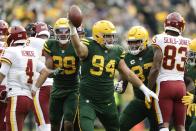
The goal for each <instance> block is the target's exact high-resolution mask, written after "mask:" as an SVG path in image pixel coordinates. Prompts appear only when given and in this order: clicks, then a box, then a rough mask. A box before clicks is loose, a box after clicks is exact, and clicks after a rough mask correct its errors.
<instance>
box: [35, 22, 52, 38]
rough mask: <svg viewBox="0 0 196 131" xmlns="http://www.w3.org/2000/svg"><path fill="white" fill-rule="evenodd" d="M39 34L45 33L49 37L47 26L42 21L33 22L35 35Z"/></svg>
mask: <svg viewBox="0 0 196 131" xmlns="http://www.w3.org/2000/svg"><path fill="white" fill-rule="evenodd" d="M40 35H46V36H47V37H48V38H49V37H50V32H49V29H48V26H47V24H46V23H44V22H36V23H35V37H36V36H40Z"/></svg>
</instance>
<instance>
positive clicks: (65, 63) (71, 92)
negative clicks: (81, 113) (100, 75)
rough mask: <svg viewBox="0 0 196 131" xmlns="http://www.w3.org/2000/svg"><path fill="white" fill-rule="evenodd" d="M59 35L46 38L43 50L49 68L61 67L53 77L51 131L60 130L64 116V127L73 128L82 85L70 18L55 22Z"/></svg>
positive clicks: (67, 130)
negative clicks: (72, 40)
mask: <svg viewBox="0 0 196 131" xmlns="http://www.w3.org/2000/svg"><path fill="white" fill-rule="evenodd" d="M54 32H55V37H56V39H54V40H50V39H49V40H48V41H46V43H45V45H44V52H45V56H46V66H47V67H48V68H49V69H53V68H54V69H56V68H61V69H63V72H62V73H61V74H58V75H57V76H56V77H54V83H53V87H52V90H51V95H50V106H49V114H50V121H51V127H52V131H59V129H60V124H61V120H62V117H63V119H64V122H63V125H64V131H72V130H73V123H74V121H75V118H76V112H77V111H76V110H77V104H78V87H79V77H78V74H79V57H78V56H77V55H76V53H75V51H74V48H73V46H72V44H71V42H70V29H69V24H68V19H67V18H59V19H58V20H57V21H56V22H55V25H54Z"/></svg>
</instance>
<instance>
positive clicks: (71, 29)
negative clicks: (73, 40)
mask: <svg viewBox="0 0 196 131" xmlns="http://www.w3.org/2000/svg"><path fill="white" fill-rule="evenodd" d="M69 29H70V35H71V36H72V35H76V34H77V30H76V27H74V26H70V27H69Z"/></svg>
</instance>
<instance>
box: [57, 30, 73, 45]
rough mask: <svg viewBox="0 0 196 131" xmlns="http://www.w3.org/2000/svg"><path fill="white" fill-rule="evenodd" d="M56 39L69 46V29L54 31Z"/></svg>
mask: <svg viewBox="0 0 196 131" xmlns="http://www.w3.org/2000/svg"><path fill="white" fill-rule="evenodd" d="M54 32H55V36H56V39H57V40H59V41H60V43H61V44H63V45H64V44H67V43H68V41H69V39H70V30H69V28H63V27H62V28H56V29H55V30H54Z"/></svg>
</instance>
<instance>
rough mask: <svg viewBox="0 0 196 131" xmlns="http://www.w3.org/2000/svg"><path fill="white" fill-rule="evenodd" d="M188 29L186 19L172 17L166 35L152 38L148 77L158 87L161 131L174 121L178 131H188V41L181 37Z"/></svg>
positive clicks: (178, 15)
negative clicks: (186, 116) (185, 68)
mask: <svg viewBox="0 0 196 131" xmlns="http://www.w3.org/2000/svg"><path fill="white" fill-rule="evenodd" d="M184 26H185V21H184V19H183V17H182V16H181V15H180V14H179V13H177V12H173V13H170V14H169V15H168V16H167V18H166V20H165V23H164V29H165V32H164V33H162V34H158V35H156V36H155V37H154V38H153V44H152V45H153V46H154V50H155V53H154V54H155V55H154V58H153V66H152V68H151V71H150V74H149V85H148V86H149V87H152V86H155V83H157V87H158V88H157V94H158V95H159V102H155V104H156V105H158V106H157V107H158V108H157V109H156V111H157V114H158V116H159V121H160V123H163V125H162V128H161V131H168V126H169V122H170V119H171V117H172V116H173V122H174V126H175V129H176V130H177V131H184V130H185V127H184V125H185V115H186V108H185V106H184V105H183V103H182V101H181V99H182V97H183V96H184V95H185V94H186V86H185V83H184V65H185V61H186V52H187V47H188V44H189V42H190V40H189V39H188V38H185V37H183V36H181V34H182V32H183V30H184Z"/></svg>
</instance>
